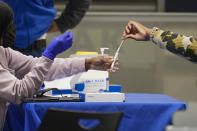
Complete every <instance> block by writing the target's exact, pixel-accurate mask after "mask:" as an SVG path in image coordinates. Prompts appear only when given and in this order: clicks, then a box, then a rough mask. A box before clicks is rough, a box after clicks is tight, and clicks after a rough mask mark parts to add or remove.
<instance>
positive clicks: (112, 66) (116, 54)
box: [110, 40, 124, 69]
mask: <svg viewBox="0 0 197 131" xmlns="http://www.w3.org/2000/svg"><path fill="white" fill-rule="evenodd" d="M123 42H124V40H122V41H121V43H120V46H119V47H118V49H117V50H116V53H115V55H114V60H113V62H112V64H111V68H110V69H113V68H114V64H115V62H116V59H117V58H118V54H119V51H120V48H121V46H122V44H123Z"/></svg>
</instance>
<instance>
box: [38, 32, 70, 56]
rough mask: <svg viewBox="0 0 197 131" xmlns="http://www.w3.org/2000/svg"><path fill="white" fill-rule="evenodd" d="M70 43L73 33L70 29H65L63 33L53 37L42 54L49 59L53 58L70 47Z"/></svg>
mask: <svg viewBox="0 0 197 131" xmlns="http://www.w3.org/2000/svg"><path fill="white" fill-rule="evenodd" d="M72 43H73V34H72V33H71V32H70V31H66V33H64V34H63V35H61V36H58V37H55V38H54V39H53V40H52V41H51V43H50V44H49V45H48V46H47V48H46V49H45V51H44V52H43V53H42V55H43V56H45V57H47V58H49V59H51V60H54V58H55V57H56V55H58V54H60V53H62V52H64V51H65V50H67V49H68V48H70V47H71V46H72Z"/></svg>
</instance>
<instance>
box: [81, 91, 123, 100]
mask: <svg viewBox="0 0 197 131" xmlns="http://www.w3.org/2000/svg"><path fill="white" fill-rule="evenodd" d="M79 97H80V98H82V99H83V101H84V102H124V101H125V93H118V92H113V93H111V92H104V93H80V94H79Z"/></svg>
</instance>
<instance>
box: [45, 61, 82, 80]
mask: <svg viewBox="0 0 197 131" xmlns="http://www.w3.org/2000/svg"><path fill="white" fill-rule="evenodd" d="M84 71H85V58H65V59H64V58H56V59H55V60H54V63H53V64H52V66H51V68H50V70H49V73H48V75H47V77H46V79H45V80H47V81H50V80H54V79H57V78H62V77H68V76H71V75H73V74H76V73H79V72H84Z"/></svg>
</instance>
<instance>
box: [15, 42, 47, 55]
mask: <svg viewBox="0 0 197 131" xmlns="http://www.w3.org/2000/svg"><path fill="white" fill-rule="evenodd" d="M11 48H12V49H14V50H16V51H19V52H21V53H23V54H25V55H32V56H34V57H40V56H42V52H43V51H44V50H45V49H46V39H42V40H36V41H35V42H34V43H33V44H32V45H30V46H28V47H27V48H24V49H21V48H18V47H15V46H12V47H11Z"/></svg>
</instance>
